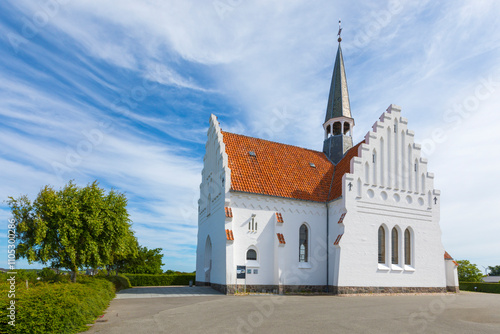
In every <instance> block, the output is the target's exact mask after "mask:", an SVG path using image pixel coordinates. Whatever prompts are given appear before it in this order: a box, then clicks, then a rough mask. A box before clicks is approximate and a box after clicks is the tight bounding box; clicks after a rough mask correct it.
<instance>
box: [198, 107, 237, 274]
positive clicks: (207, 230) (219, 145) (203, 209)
mask: <svg viewBox="0 0 500 334" xmlns="http://www.w3.org/2000/svg"><path fill="white" fill-rule="evenodd" d="M207 137H208V139H207V143H206V145H205V157H204V159H203V170H202V182H201V184H200V199H199V201H198V245H197V251H196V281H199V282H205V273H206V271H207V265H206V262H207V261H205V245H206V241H207V236H210V240H211V244H212V256H211V257H212V265H211V268H210V269H209V270H210V282H211V283H217V284H226V233H225V212H224V204H225V198H226V193H227V191H228V190H229V187H228V184H230V182H231V180H230V177H231V172H230V170H229V168H228V167H227V166H228V158H227V154H226V152H225V145H224V142H223V140H222V133H221V129H220V126H219V122H218V121H217V118H216V117H215V116H214V115H211V116H210V126H209V129H208V132H207Z"/></svg>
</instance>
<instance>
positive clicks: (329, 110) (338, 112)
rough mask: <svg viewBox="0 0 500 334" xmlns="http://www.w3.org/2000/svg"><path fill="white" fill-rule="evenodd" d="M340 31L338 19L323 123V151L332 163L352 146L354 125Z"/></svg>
mask: <svg viewBox="0 0 500 334" xmlns="http://www.w3.org/2000/svg"><path fill="white" fill-rule="evenodd" d="M341 32H342V28H341V26H340V21H339V32H338V34H337V35H338V36H339V38H338V42H339V47H338V49H337V56H336V58H335V65H334V67H333V75H332V83H331V85H330V95H329V96H328V105H327V107H326V117H325V123H324V124H323V129H324V130H325V141H324V143H323V152H324V153H325V154H326V155H327V157H328V158H329V159H330V160H331V161H332V162H333V163H338V162H339V161H340V160H341V159H342V158H343V157H344V154H345V153H346V152H347V151H348V150H349V149H350V148H351V147H352V128H353V126H354V119H353V118H352V116H351V105H350V103H349V92H348V90H347V78H346V75H345V67H344V59H343V57H342V49H341V47H340V42H341V41H342V38H341V37H340V34H341Z"/></svg>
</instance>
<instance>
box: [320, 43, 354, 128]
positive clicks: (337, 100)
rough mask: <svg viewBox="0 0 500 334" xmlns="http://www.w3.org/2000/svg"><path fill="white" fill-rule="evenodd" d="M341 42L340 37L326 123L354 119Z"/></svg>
mask: <svg viewBox="0 0 500 334" xmlns="http://www.w3.org/2000/svg"><path fill="white" fill-rule="evenodd" d="M340 41H341V39H340V37H339V48H338V50H337V57H336V58H335V66H334V67H333V75H332V84H331V86H330V95H329V96H328V106H327V107H326V118H325V122H327V121H328V120H329V119H332V118H336V117H342V116H343V117H349V118H352V116H351V106H350V103H349V92H348V90H347V79H346V75H345V68H344V59H343V57H342V49H341V48H340Z"/></svg>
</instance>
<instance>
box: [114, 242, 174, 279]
mask: <svg viewBox="0 0 500 334" xmlns="http://www.w3.org/2000/svg"><path fill="white" fill-rule="evenodd" d="M161 251H162V249H161V248H155V249H148V248H147V247H141V246H139V248H138V254H137V256H136V257H129V258H128V259H126V260H125V261H123V266H122V268H121V270H120V271H121V272H124V273H127V274H152V275H154V274H162V273H163V270H162V268H161V267H162V266H163V265H164V263H162V259H163V254H161Z"/></svg>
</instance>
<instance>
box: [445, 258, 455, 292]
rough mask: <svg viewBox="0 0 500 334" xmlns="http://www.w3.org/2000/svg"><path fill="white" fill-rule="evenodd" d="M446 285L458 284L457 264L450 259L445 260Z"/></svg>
mask: <svg viewBox="0 0 500 334" xmlns="http://www.w3.org/2000/svg"><path fill="white" fill-rule="evenodd" d="M445 266H446V286H458V271H457V266H456V265H455V263H454V262H453V261H452V260H445Z"/></svg>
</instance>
